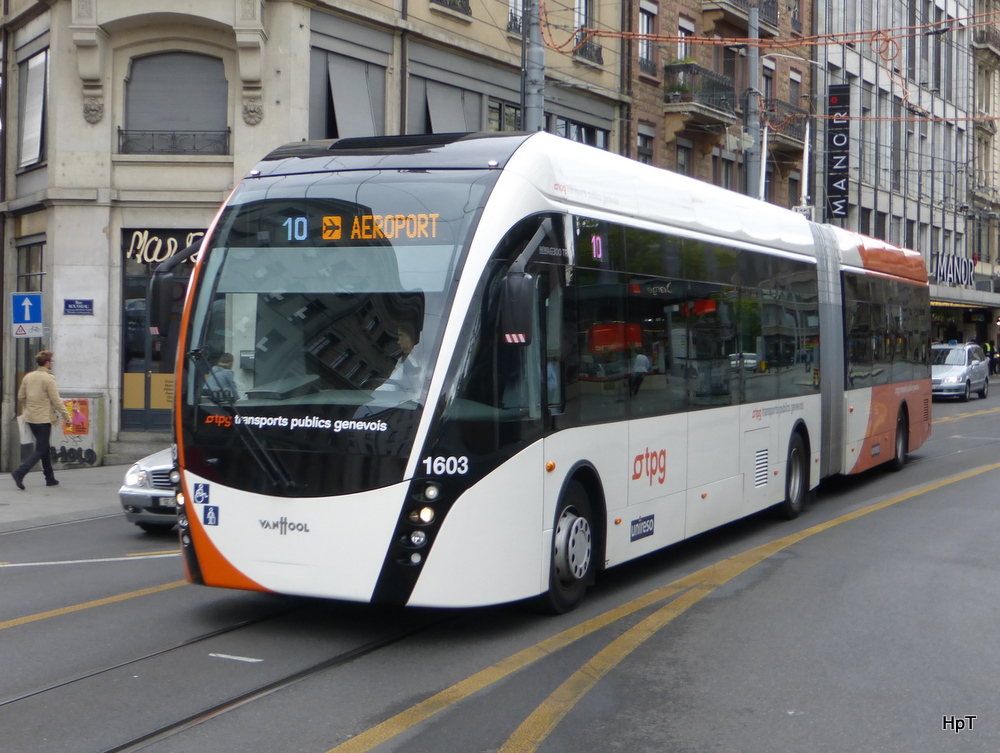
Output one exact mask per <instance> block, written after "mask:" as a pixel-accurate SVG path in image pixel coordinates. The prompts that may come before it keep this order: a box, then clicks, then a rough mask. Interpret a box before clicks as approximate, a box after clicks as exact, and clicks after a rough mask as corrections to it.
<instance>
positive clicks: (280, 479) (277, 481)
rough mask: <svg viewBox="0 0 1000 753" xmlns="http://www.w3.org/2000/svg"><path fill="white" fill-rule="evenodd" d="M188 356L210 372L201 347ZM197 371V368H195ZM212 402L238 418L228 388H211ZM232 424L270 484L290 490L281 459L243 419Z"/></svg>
mask: <svg viewBox="0 0 1000 753" xmlns="http://www.w3.org/2000/svg"><path fill="white" fill-rule="evenodd" d="M188 358H190V359H192V360H193V361H195V362H196V363H201V364H202V366H204V368H205V373H206V374H211V373H212V364H211V362H210V361H209V360H208V355H207V354H206V353H205V351H204V350H203V349H195V350H192V351H190V352H189V353H188ZM195 373H197V369H196V370H195ZM195 387H196V388H197V380H195ZM211 392H212V402H213V403H215V404H216V405H218V406H220V407H221V408H223V409H225V410H226V412H227V413H228V414H229V415H230V416H231V417H233V418H238V417H239V416H240V413H239V411H238V410H237V409H236V396H235V395H233V394H231V393H230V392H229V391H228V390H221V389H220V390H212V391H211ZM199 393H200V390H197V389H196V394H195V396H194V400H195V404H196V405H197V401H198V400H199ZM233 426H234V427H235V428H236V436H238V437H239V438H240V442H242V443H243V446H244V447H245V448H246V449H247V451H248V452H249V453H250V457H252V458H253V460H254V462H255V463H256V464H257V467H258V468H260V469H261V471H263V473H264V475H265V476H266V477H267V479H268V481H270V482H271V484H272V486H277V487H281V488H282V489H284V490H285V491H290V490H292V489H294V488H295V481H294V480H293V479H292V476H291V474H289V472H288V470H287V469H286V468H285V466H284V465H283V464H282V462H281V460H280V459H279V458H278V456H277V455H275V454H274V452H273V451H272V450H271V448H269V447H268V446H267V444H266V443H265V441H264V440H263V438H261V437H259V436H257V434H255V433H254V432H253V431H251V429H250V427H249V426H247V424H246V423H245V422H243V421H233Z"/></svg>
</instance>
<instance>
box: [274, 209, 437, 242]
mask: <svg viewBox="0 0 1000 753" xmlns="http://www.w3.org/2000/svg"><path fill="white" fill-rule="evenodd" d="M440 216H441V215H439V214H435V213H430V212H422V213H419V214H413V213H411V214H331V215H325V216H324V217H322V219H321V221H320V222H319V223H318V226H317V225H314V224H312V223H310V221H309V217H307V216H305V215H300V216H297V217H289V218H287V219H286V220H285V221H284V222H283V223H282V224H281V227H282V228H283V230H284V234H285V238H284V240H286V241H287V242H289V243H305V242H309V243H312V242H315V241H316V240H317V238H316V237H315V236H316V235H317V234H318V235H319V240H323V241H327V242H338V241H373V240H389V241H391V240H409V241H423V240H433V239H435V238H437V237H438V218H439V217H440Z"/></svg>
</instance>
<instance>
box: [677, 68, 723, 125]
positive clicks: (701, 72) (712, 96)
mask: <svg viewBox="0 0 1000 753" xmlns="http://www.w3.org/2000/svg"><path fill="white" fill-rule="evenodd" d="M663 83H664V100H665V101H666V102H695V103H697V104H701V105H705V106H707V107H711V108H713V109H716V110H720V111H721V112H724V113H727V114H729V115H734V114H735V113H736V86H735V84H734V83H733V79H732V77H731V76H724V75H723V74H721V73H716V72H715V71H711V70H709V69H708V68H703V67H702V66H700V65H697V64H695V63H671V64H669V65H665V66H664V67H663Z"/></svg>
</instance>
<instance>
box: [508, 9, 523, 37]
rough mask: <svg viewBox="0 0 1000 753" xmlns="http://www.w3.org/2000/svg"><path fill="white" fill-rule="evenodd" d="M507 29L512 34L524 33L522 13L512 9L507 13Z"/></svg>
mask: <svg viewBox="0 0 1000 753" xmlns="http://www.w3.org/2000/svg"><path fill="white" fill-rule="evenodd" d="M507 31H508V33H510V34H519V35H520V34H523V33H524V26H523V21H522V17H521V14H520V13H515V12H514V11H510V13H509V14H508V15H507Z"/></svg>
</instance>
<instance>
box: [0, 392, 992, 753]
mask: <svg viewBox="0 0 1000 753" xmlns="http://www.w3.org/2000/svg"><path fill="white" fill-rule="evenodd" d="M934 416H935V423H934V430H933V435H932V438H931V440H930V441H929V442H928V443H927V444H926V445H925V446H924V447H923V448H921V449H920V450H919V451H917V452H916V453H914V455H913V456H912V458H911V462H910V464H909V465H908V466H907V467H906V468H905V469H904V470H903V471H902V472H900V473H896V474H893V473H887V472H883V471H876V472H873V473H870V474H866V475H865V476H864V477H863V478H859V479H840V480H835V481H834V482H832V483H827V484H825V485H824V487H823V488H822V490H821V492H820V494H819V495H818V498H817V500H816V502H815V504H813V505H812V506H810V507H809V508H808V509H807V510H806V512H805V513H804V514H803V515H802V516H801V517H800V518H799V519H798V520H796V521H792V522H788V523H780V522H777V521H775V520H774V519H773V518H771V517H769V516H767V515H758V516H754V517H752V518H749V519H747V520H744V521H740V522H738V523H735V524H732V525H729V526H726V527H725V528H723V529H721V530H719V531H716V532H712V533H709V534H706V535H704V536H700V537H698V538H696V539H694V540H692V541H690V542H686V543H684V544H681V545H679V546H676V547H671V548H670V549H668V550H665V551H663V552H660V553H657V554H655V555H653V556H651V557H648V558H646V559H644V560H642V561H641V562H635V563H629V564H628V565H625V566H623V567H620V568H617V569H615V570H613V571H610V572H608V573H606V574H605V575H604V577H602V578H601V579H600V580H599V582H598V584H597V586H596V587H595V588H594V589H593V590H592V592H591V593H590V595H589V596H588V599H587V600H586V601H585V603H584V604H583V606H582V607H581V608H580V609H578V610H577V611H575V612H573V613H571V614H569V615H563V616H560V617H555V618H553V617H544V616H540V615H535V614H532V613H530V612H528V611H526V610H524V609H523V608H521V607H518V606H504V607H496V608H491V609H477V610H467V611H431V610H412V611H407V610H381V609H373V608H369V607H364V606H358V605H345V604H337V603H330V602H321V601H316V600H308V599H295V598H286V597H275V596H268V595H262V594H250V593H241V592H227V591H218V590H210V589H205V588H198V587H194V586H190V585H187V584H184V583H183V582H182V578H183V576H182V572H181V564H180V559H179V557H178V556H177V554H176V551H177V547H176V542H175V540H174V539H173V538H172V537H169V536H165V537H159V536H149V535H146V534H143V533H141V532H140V531H139V530H138V529H136V528H135V527H133V526H130V525H129V524H127V523H126V522H125V521H124V520H123V519H122V518H120V517H119V516H117V515H114V516H106V517H98V518H93V519H90V520H86V521H80V522H75V523H59V524H53V525H47V526H41V527H36V528H32V529H30V530H19V531H8V532H3V533H0V563H3V564H0V596H2V598H0V730H2V732H0V752H2V753H46V752H47V751H54V752H55V751H58V753H76V752H77V751H79V752H80V753H92V752H93V753H105V752H107V751H113V750H119V751H122V750H138V749H140V748H141V749H142V750H144V751H152V752H153V753H166V752H167V751H170V753H186V752H188V751H190V752H191V753H195V752H197V753H206V752H207V753H213V752H215V751H220V752H223V751H225V752H228V751H240V753H258V752H260V753H263V752H265V751H266V752H267V753H275V752H278V751H280V752H282V753H283V752H285V751H303V752H304V753H327V752H328V751H336V752H337V753H349V752H351V753H361V752H362V751H369V750H373V751H380V752H383V751H406V752H407V753H421V752H423V751H426V752H427V753H432V752H433V753H440V752H441V751H459V752H461V753H465V752H466V751H468V752H470V753H478V752H480V751H505V752H512V751H534V750H537V751H545V752H556V751H580V750H585V751H628V752H629V753H633V752H636V751H657V752H661V751H671V752H675V751H677V752H681V751H692V752H694V751H697V752H698V753H702V752H705V751H727V752H729V751H767V752H768V753H781V752H783V751H789V752H792V751H794V752H795V753H801V751H810V753H817V752H818V753H822V752H823V751H837V752H838V753H841V752H843V751H852V752H854V751H892V752H895V751H908V752H909V751H918V752H919V751H928V753H939V752H941V751H952V750H961V751H965V750H971V751H986V750H1000V722H998V719H997V715H996V714H995V713H994V711H993V710H994V708H995V707H996V706H997V705H998V704H997V701H998V697H997V696H998V695H1000V690H998V688H997V683H996V678H997V677H998V676H1000V648H998V647H997V646H996V643H997V642H996V641H995V640H994V636H995V634H996V628H995V625H996V624H998V617H1000V614H998V613H1000V607H998V606H997V605H998V604H1000V599H998V598H997V596H998V593H997V592H998V590H1000V579H998V578H997V570H998V554H997V547H996V544H995V539H996V533H997V531H998V530H1000V511H998V508H1000V505H998V504H997V496H998V495H997V493H996V491H995V489H996V488H997V487H998V485H1000V452H998V451H997V450H998V442H1000V398H993V399H989V398H988V399H986V400H977V399H973V401H971V402H969V403H964V404H963V403H954V404H952V403H935V405H934ZM487 565H488V566H489V567H502V562H499V561H497V562H491V563H487Z"/></svg>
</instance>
